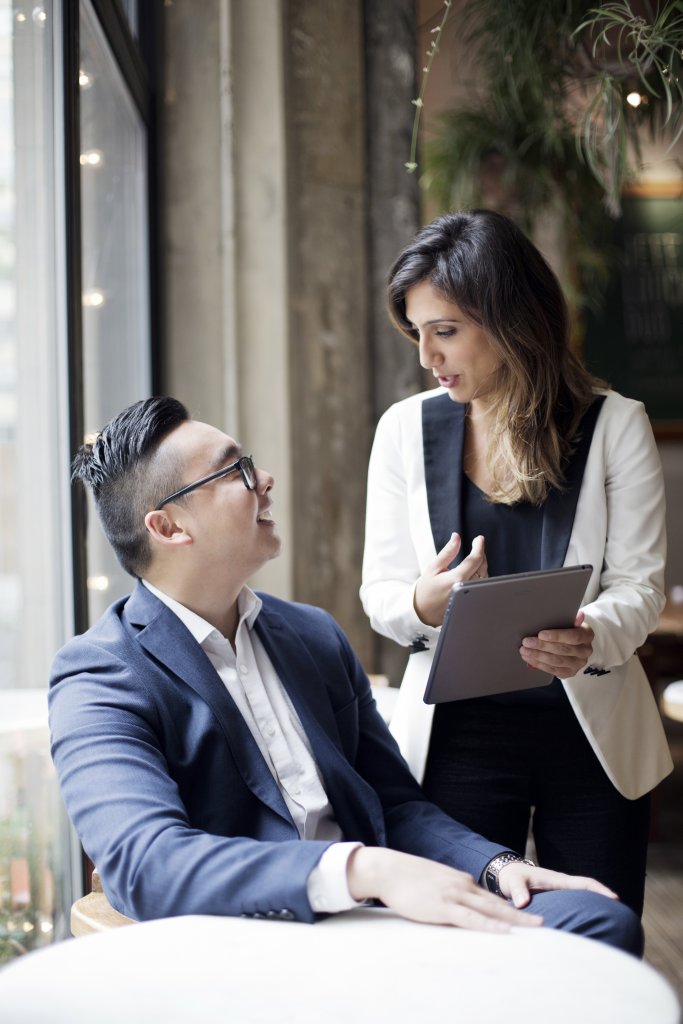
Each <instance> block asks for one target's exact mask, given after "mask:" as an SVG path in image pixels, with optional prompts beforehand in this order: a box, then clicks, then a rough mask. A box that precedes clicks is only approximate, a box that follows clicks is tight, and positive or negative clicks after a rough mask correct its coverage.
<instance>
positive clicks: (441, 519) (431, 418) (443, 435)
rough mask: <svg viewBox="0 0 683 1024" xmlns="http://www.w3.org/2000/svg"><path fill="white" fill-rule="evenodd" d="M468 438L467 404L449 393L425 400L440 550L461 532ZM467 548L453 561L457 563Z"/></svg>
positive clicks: (428, 478) (428, 477)
mask: <svg viewBox="0 0 683 1024" xmlns="http://www.w3.org/2000/svg"><path fill="white" fill-rule="evenodd" d="M464 440H465V406H464V405H462V404H460V403H458V402H453V401H451V399H450V397H449V396H448V395H439V396H438V397H437V398H427V399H425V401H424V402H423V403H422V445H423V450H424V467H425V486H426V488H427V504H428V508H429V521H430V523H431V527H432V536H433V537H434V546H435V547H436V550H437V552H439V551H440V550H441V548H442V547H443V546H444V544H446V543H447V541H448V540H449V538H450V536H451V534H452V533H453V532H454V531H455V532H457V533H460V532H461V522H462V504H461V501H462V499H461V494H462V452H463V444H464ZM465 554H466V552H464V551H462V550H461V551H460V552H459V553H458V556H457V557H456V558H455V559H454V561H453V562H452V566H454V565H457V564H458V563H459V562H460V561H461V559H462V558H464V557H465Z"/></svg>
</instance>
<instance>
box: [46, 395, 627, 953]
mask: <svg viewBox="0 0 683 1024" xmlns="http://www.w3.org/2000/svg"><path fill="white" fill-rule="evenodd" d="M73 475H74V478H77V479H81V480H83V481H85V482H86V483H87V484H89V485H90V486H91V488H92V491H93V494H94V497H95V503H96V507H97V510H98V514H99V517H100V520H101V522H102V525H103V527H104V530H105V533H106V534H107V537H108V538H109V541H110V542H111V544H112V546H113V548H114V550H115V552H116V554H117V556H118V558H119V560H120V561H121V563H122V565H123V566H124V568H125V569H126V570H127V571H128V572H130V573H131V575H133V576H135V577H136V578H137V580H138V582H137V585H136V588H135V590H134V592H133V593H132V595H131V596H130V597H128V598H126V599H123V600H121V601H118V602H116V603H115V604H114V605H113V606H112V607H111V608H110V609H109V610H108V611H107V612H106V613H105V614H104V615H103V617H102V618H101V619H100V621H99V622H97V623H96V624H95V625H94V626H93V627H92V628H91V629H90V630H89V631H88V632H87V633H85V634H84V635H83V636H80V637H76V638H75V639H73V640H72V641H71V642H70V643H69V644H67V645H66V647H64V648H63V649H62V650H61V651H60V652H59V654H58V655H57V657H56V659H55V662H54V666H53V671H52V678H51V686H50V696H49V701H50V724H51V730H52V752H53V757H54V761H55V764H56V767H57V772H58V775H59V779H60V784H61V787H62V792H63V794H64V799H65V801H66V805H67V809H68V811H69V814H70V816H71V818H72V820H73V822H74V824H75V827H76V829H77V831H78V833H79V835H80V837H81V840H82V843H83V846H84V848H85V850H86V851H87V853H88V854H89V856H90V857H91V858H92V859H93V860H94V861H95V863H96V864H97V867H98V869H99V871H100V875H101V877H102V883H103V887H104V890H105V892H106V893H107V895H108V897H109V899H110V901H111V902H112V904H113V905H114V906H115V907H116V908H117V909H118V910H120V911H121V912H123V913H124V914H127V915H129V916H131V917H134V918H137V919H146V918H155V917H164V916H172V915H177V914H202V913H206V914H226V915H242V916H252V917H260V916H262V917H279V918H283V919H297V920H300V921H314V920H315V918H316V915H317V914H320V913H329V912H339V911H343V910H345V909H349V908H351V907H353V906H355V905H356V904H357V903H358V902H361V901H364V900H368V899H377V900H380V901H381V902H382V903H384V904H385V905H386V906H388V907H390V908H391V909H392V910H394V911H395V912H396V913H398V914H400V915H402V916H404V917H408V918H413V919H415V920H420V921H428V922H435V923H447V924H453V925H460V926H466V927H472V928H478V929H483V930H487V931H494V932H501V931H507V930H509V928H510V927H511V926H513V925H522V926H530V927H533V926H538V925H539V924H541V923H542V919H541V917H540V916H539V915H543V918H544V920H545V923H546V924H548V925H551V926H554V927H560V928H563V929H565V930H569V931H574V932H578V933H580V934H586V935H591V936H593V937H596V938H602V939H603V940H604V941H606V942H610V943H612V944H613V945H617V946H620V947H622V948H625V949H628V950H630V951H631V952H635V953H639V952H640V951H641V946H642V932H641V930H640V925H639V923H638V922H637V919H636V918H635V916H634V915H632V914H631V912H630V911H629V910H628V909H627V908H625V907H623V906H622V905H621V904H620V903H618V902H616V901H615V897H614V894H613V893H610V891H609V890H607V889H606V888H605V887H604V886H602V885H600V884H599V883H598V882H596V881H594V880H592V879H582V878H574V877H571V876H568V875H560V874H557V873H555V872H551V871H547V870H544V869H542V868H538V867H536V866H534V865H532V864H530V863H529V862H526V861H523V860H522V855H521V854H520V853H519V852H517V853H515V852H512V851H505V850H503V849H501V848H500V847H499V846H497V845H496V844H494V843H490V842H488V841H487V840H486V839H484V838H482V837H481V836H478V835H476V834H474V833H473V832H471V831H469V830H468V829H466V828H465V827H463V826H461V825H458V824H457V823H456V822H454V821H452V820H451V819H450V818H449V817H447V816H446V815H445V814H443V813H442V812H441V811H440V810H439V809H437V808H436V807H435V806H433V805H432V804H430V803H428V802H427V800H426V799H425V798H424V796H423V794H422V792H421V790H420V788H419V786H418V785H417V783H416V782H415V781H414V780H413V778H412V776H411V775H410V772H409V771H408V768H407V766H406V765H405V763H404V762H403V760H402V759H401V756H400V754H399V752H398V748H397V747H396V745H395V743H394V741H393V739H392V738H391V736H390V735H389V732H388V730H387V728H386V727H385V725H384V722H383V721H382V719H381V717H380V715H379V714H378V712H377V710H376V707H375V704H374V701H373V699H372V695H371V691H370V686H369V683H368V680H367V677H366V675H365V673H364V672H363V670H362V668H361V666H360V664H359V663H358V660H357V659H356V657H355V655H354V653H353V651H352V650H351V647H350V646H349V643H348V640H347V639H346V637H345V636H344V634H343V633H342V632H341V630H340V629H339V627H338V626H337V624H336V623H335V622H334V621H333V620H332V619H331V618H330V616H328V615H327V614H326V613H325V612H323V611H321V610H320V609H317V608H312V607H309V606H305V605H298V604H293V603H290V602H286V601H281V600H278V599H276V598H274V597H271V596H268V595H265V594H264V595H260V596H256V595H255V594H254V593H253V592H252V591H251V590H250V589H249V588H248V587H247V585H246V583H247V580H248V579H249V578H250V577H251V576H252V575H253V574H254V573H255V572H256V571H257V570H258V569H259V568H260V567H261V566H263V565H264V564H265V563H266V562H267V561H268V560H269V559H271V558H274V557H276V556H277V555H278V554H279V552H280V546H281V541H280V538H279V536H278V533H277V527H276V524H275V522H274V520H273V518H272V516H271V511H270V509H271V504H272V499H271V490H272V487H273V478H272V477H271V476H270V475H269V474H268V473H266V472H264V471H262V470H256V469H255V468H254V466H253V463H252V461H251V459H250V458H249V457H248V456H244V455H242V452H241V450H240V448H239V446H238V445H237V444H236V442H235V441H234V440H233V439H232V438H230V437H228V436H226V435H225V434H223V433H222V432H221V431H219V430H217V429H215V428H214V427H211V426H209V425H208V424H205V423H200V422H196V421H193V420H191V419H189V418H188V414H187V411H186V410H185V408H184V407H183V406H182V405H181V404H180V403H179V402H177V401H175V400H174V399H171V398H152V399H147V400H145V401H142V402H138V403H136V404H135V405H133V406H131V407H130V408H129V409H126V410H125V411H124V412H122V413H120V414H119V415H118V416H116V417H115V418H114V419H113V420H112V421H111V422H110V423H109V424H108V425H107V426H106V427H105V428H104V429H103V430H102V433H101V434H100V435H99V436H98V437H97V439H96V440H95V441H94V443H93V444H86V445H84V446H83V447H82V448H81V449H80V450H79V452H78V454H77V456H76V459H75V461H74V474H73ZM476 557H477V556H476V555H472V556H471V558H475V559H476ZM462 570H463V573H464V574H465V575H467V574H468V573H470V574H471V573H472V572H474V571H476V565H474V564H473V565H469V564H466V563H463V566H462ZM475 879H477V880H479V879H482V880H483V881H485V883H486V884H487V885H488V887H489V888H490V889H491V890H492V891H486V889H485V888H484V887H483V886H481V885H479V884H478V883H477V881H475ZM541 890H548V891H541ZM553 890H560V891H553ZM572 890H574V891H572ZM531 891H534V892H535V893H537V895H534V896H533V898H531V896H530V892H531ZM500 896H503V897H505V898H504V899H501V898H500ZM508 900H511V902H508ZM512 904H514V906H513V905H512ZM521 907H525V908H527V909H526V910H525V911H524V912H523V911H521V910H520V909H516V908H521ZM531 910H532V911H533V913H531V912H530V911H531Z"/></svg>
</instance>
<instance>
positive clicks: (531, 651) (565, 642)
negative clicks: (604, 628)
mask: <svg viewBox="0 0 683 1024" xmlns="http://www.w3.org/2000/svg"><path fill="white" fill-rule="evenodd" d="M594 639H595V633H594V632H593V630H592V629H591V627H590V626H589V625H588V623H587V622H584V614H583V612H579V614H578V615H577V616H576V621H575V623H574V626H573V628H572V629H542V630H541V632H540V633H539V634H538V636H525V637H524V639H523V640H522V646H521V647H520V649H519V653H520V654H521V656H522V658H523V659H524V661H525V662H526V663H527V665H528V666H529V668H540V669H542V670H543V671H544V672H552V674H553V675H554V676H557V677H558V678H559V679H571V677H572V676H575V675H576V673H577V672H580V671H581V669H583V668H585V667H586V665H587V664H588V662H589V661H590V657H591V654H592V653H593V640H594Z"/></svg>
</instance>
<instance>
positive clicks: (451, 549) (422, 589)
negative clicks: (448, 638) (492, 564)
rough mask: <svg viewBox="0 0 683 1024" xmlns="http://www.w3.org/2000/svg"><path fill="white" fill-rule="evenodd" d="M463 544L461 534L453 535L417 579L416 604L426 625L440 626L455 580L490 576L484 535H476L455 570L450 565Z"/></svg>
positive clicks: (414, 602)
mask: <svg viewBox="0 0 683 1024" xmlns="http://www.w3.org/2000/svg"><path fill="white" fill-rule="evenodd" d="M461 544H462V541H461V539H460V534H458V533H453V534H451V539H450V540H449V541H448V543H447V544H446V545H445V546H444V547H442V548H441V551H439V553H438V555H437V556H436V558H435V559H434V561H433V562H431V563H430V564H429V565H428V566H427V568H426V569H425V571H424V572H423V573H422V575H421V576H420V578H419V580H418V581H417V584H416V586H415V596H414V598H413V604H414V606H415V611H416V612H417V614H418V615H419V617H420V621H421V622H424V623H425V625H427V626H440V625H441V623H442V622H443V617H444V613H445V611H446V605H447V604H448V598H449V597H450V595H451V588H452V586H453V584H454V583H459V582H460V581H461V580H462V581H464V580H471V579H483V578H484V577H485V576H488V565H487V562H486V552H485V551H484V538H483V537H475V538H474V540H473V541H472V550H471V551H470V553H469V555H468V556H467V558H464V559H463V560H462V562H461V563H460V565H458V566H456V568H455V569H449V568H448V566H449V565H450V564H451V562H452V561H453V559H454V558H455V556H456V555H457V554H458V551H460V545H461Z"/></svg>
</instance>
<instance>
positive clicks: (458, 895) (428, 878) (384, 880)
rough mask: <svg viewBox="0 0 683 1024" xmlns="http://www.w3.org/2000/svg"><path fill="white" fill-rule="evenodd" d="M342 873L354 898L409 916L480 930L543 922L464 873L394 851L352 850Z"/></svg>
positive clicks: (429, 922) (375, 848) (524, 925)
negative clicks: (484, 887)
mask: <svg viewBox="0 0 683 1024" xmlns="http://www.w3.org/2000/svg"><path fill="white" fill-rule="evenodd" d="M504 870H507V868H505V869H504ZM502 874H503V872H502V871H501V876H502ZM551 874H552V872H551ZM558 877H563V878H564V877H565V876H564V875H563V876H558ZM347 878H348V884H349V892H350V893H351V896H352V897H353V899H355V900H366V899H379V900H381V901H382V903H384V905H385V906H386V907H389V909H390V910H393V911H394V912H395V913H396V914H399V915H400V916H401V917H407V918H409V919H410V920H411V921H423V922H425V923H427V924H450V925H456V926H457V927H459V928H473V929H475V930H477V931H484V932H508V931H510V928H512V927H513V926H514V927H523V928H524V927H535V926H538V925H541V924H543V918H542V917H539V916H538V915H537V914H528V913H522V912H521V911H519V910H515V909H514V907H511V906H510V904H509V903H506V902H505V901H504V900H501V899H500V897H499V896H494V895H493V893H490V892H486V891H485V890H484V889H481V888H480V887H479V886H478V885H477V883H476V882H475V881H474V879H473V878H472V876H471V875H468V874H467V873H466V872H464V871H456V870H455V868H449V867H446V865H445V864H437V863H436V862H435V861H431V860H427V859H426V858H424V857H413V856H412V855H411V854H409V853H399V852H398V851H397V850H387V849H385V848H383V847H376V846H363V847H360V848H359V849H357V850H354V851H353V853H352V854H351V856H350V857H349V860H348V865H347ZM557 888H561V886H559V885H558V886H557Z"/></svg>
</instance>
